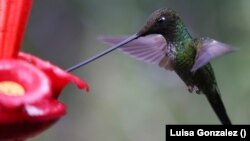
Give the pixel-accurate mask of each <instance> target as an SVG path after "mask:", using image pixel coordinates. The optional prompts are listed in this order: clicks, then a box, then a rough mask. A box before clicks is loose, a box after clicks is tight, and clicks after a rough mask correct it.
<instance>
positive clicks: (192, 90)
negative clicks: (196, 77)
mask: <svg viewBox="0 0 250 141" xmlns="http://www.w3.org/2000/svg"><path fill="white" fill-rule="evenodd" d="M187 87H188V91H189V92H190V93H193V92H194V91H195V92H196V94H201V91H200V89H199V88H198V87H197V86H195V85H188V86H187Z"/></svg>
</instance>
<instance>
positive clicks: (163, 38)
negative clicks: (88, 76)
mask: <svg viewBox="0 0 250 141" xmlns="http://www.w3.org/2000/svg"><path fill="white" fill-rule="evenodd" d="M101 40H102V41H103V42H105V43H106V44H109V45H114V46H113V47H111V48H109V49H108V50H106V51H104V52H102V53H100V54H98V55H96V56H94V57H92V58H90V59H88V60H86V61H85V62H83V63H80V64H78V65H76V66H73V67H71V68H69V69H68V71H72V70H75V69H77V68H79V67H81V66H83V65H86V64H87V63H90V62H92V61H94V60H96V59H97V58H100V57H102V56H104V55H106V54H108V53H109V52H111V51H113V50H115V49H118V48H119V50H121V51H122V52H124V53H125V54H128V55H130V56H131V57H133V58H135V59H137V60H140V61H143V62H146V63H150V64H157V65H158V66H159V67H161V68H164V69H166V70H168V71H174V72H176V74H177V75H178V76H179V77H180V78H181V79H182V80H183V82H184V83H185V84H186V86H187V88H188V91H189V92H190V93H193V92H195V93H197V94H204V95H205V96H206V98H207V100H208V102H209V103H210V105H211V106H212V108H213V110H214V112H215V113H216V115H217V116H218V118H219V120H220V121H221V123H222V124H224V125H231V124H232V123H231V121H230V119H229V116H228V114H227V112H226V109H225V106H224V104H223V101H222V99H221V95H220V90H219V88H218V85H217V82H216V78H215V74H214V71H213V68H212V66H211V64H210V61H211V60H212V59H214V58H217V57H219V56H222V55H225V54H228V53H231V52H234V51H235V49H233V48H231V47H230V46H229V45H227V44H225V43H222V42H219V41H217V40H214V39H211V38H208V37H201V38H193V37H192V36H191V35H190V33H189V32H188V30H187V28H186V26H185V24H184V23H183V21H182V20H181V18H180V16H179V15H178V14H177V13H176V12H175V11H174V10H172V9H169V8H161V9H158V10H156V11H154V12H153V13H152V14H151V15H150V16H149V17H148V19H147V21H146V24H145V25H144V26H143V27H142V28H141V29H140V30H139V31H138V32H137V33H135V34H133V35H131V36H129V37H128V36H113V37H112V36H107V37H101Z"/></svg>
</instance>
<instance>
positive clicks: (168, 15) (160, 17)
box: [138, 8, 180, 37]
mask: <svg viewBox="0 0 250 141" xmlns="http://www.w3.org/2000/svg"><path fill="white" fill-rule="evenodd" d="M178 21H180V17H179V16H178V15H177V13H176V12H175V11H174V10H172V9H169V8H162V9H158V10H156V11H154V12H153V13H152V14H151V15H150V16H149V18H148V20H147V22H146V24H145V25H144V26H143V27H142V29H141V30H140V31H139V32H138V35H140V36H146V35H149V34H161V35H163V36H165V37H166V36H170V35H167V34H171V33H174V32H175V30H176V25H177V22H178Z"/></svg>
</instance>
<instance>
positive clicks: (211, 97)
mask: <svg viewBox="0 0 250 141" xmlns="http://www.w3.org/2000/svg"><path fill="white" fill-rule="evenodd" d="M205 95H206V97H207V99H208V101H209V103H210V105H211V106H212V108H213V110H214V112H215V113H216V115H217V116H218V118H219V119H220V121H221V123H222V124H223V125H232V123H231V121H230V119H229V117H228V115H227V112H226V109H225V107H224V104H223V102H222V100H221V97H220V95H219V92H218V90H217V89H216V90H215V91H213V92H210V93H206V94H205Z"/></svg>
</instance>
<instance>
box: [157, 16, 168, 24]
mask: <svg viewBox="0 0 250 141" xmlns="http://www.w3.org/2000/svg"><path fill="white" fill-rule="evenodd" d="M165 20H166V18H165V17H160V18H159V19H157V23H159V24H160V23H163V22H164V21H165Z"/></svg>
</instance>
